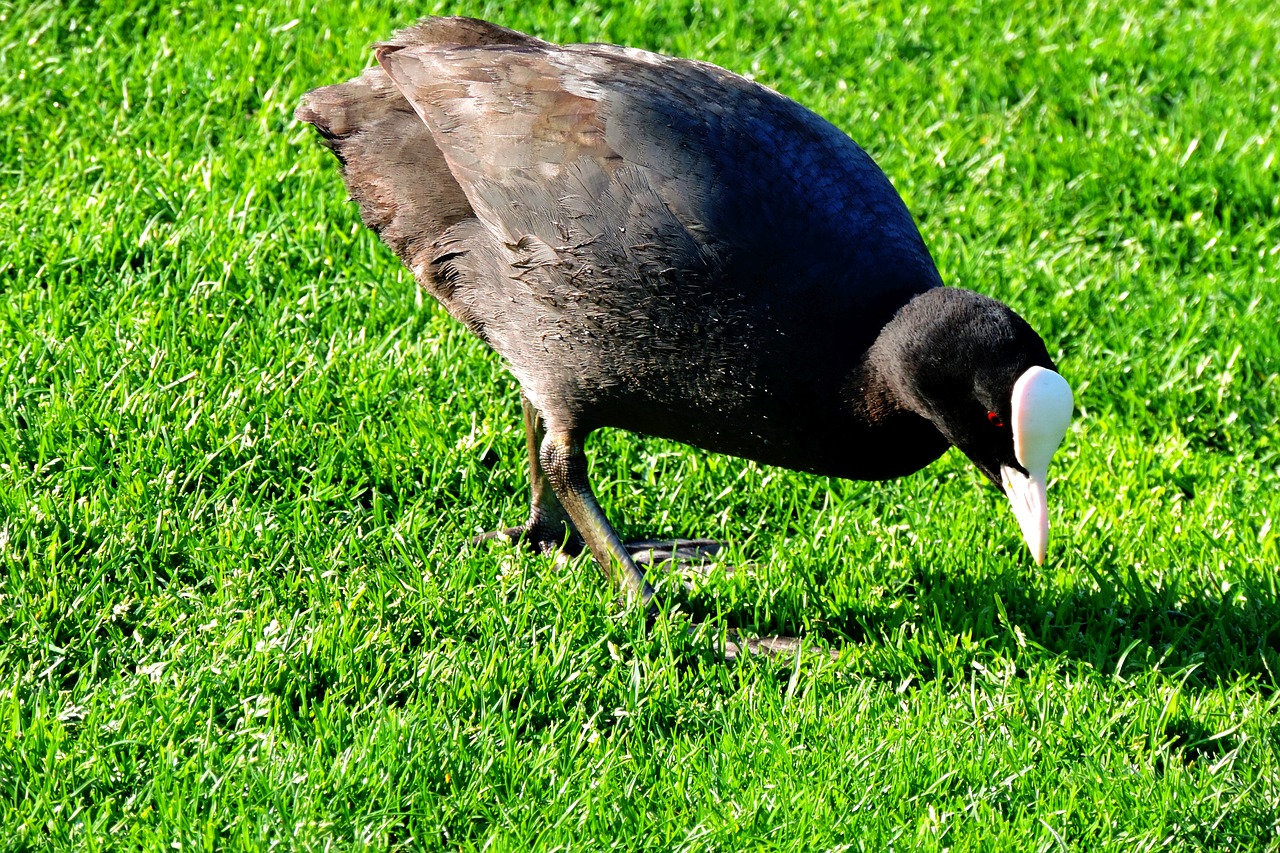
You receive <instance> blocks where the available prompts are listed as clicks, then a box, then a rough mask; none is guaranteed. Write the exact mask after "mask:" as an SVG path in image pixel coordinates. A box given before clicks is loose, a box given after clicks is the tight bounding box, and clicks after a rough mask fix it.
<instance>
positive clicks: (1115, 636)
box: [660, 566, 1280, 689]
mask: <svg viewBox="0 0 1280 853" xmlns="http://www.w3.org/2000/svg"><path fill="white" fill-rule="evenodd" d="M684 572H685V574H686V577H687V573H688V567H685V568H684ZM660 591H662V592H663V594H664V595H665V597H666V599H667V601H666V603H667V604H674V605H676V606H678V607H679V608H680V609H681V610H682V611H684V612H686V613H688V614H689V615H690V617H691V618H692V620H693V621H694V622H695V623H701V622H707V621H712V622H714V623H716V624H717V625H720V626H723V627H725V628H727V629H729V630H731V631H734V632H736V633H738V634H740V635H741V636H743V637H771V636H784V637H786V636H796V635H799V634H804V635H805V636H806V637H813V638H815V639H818V640H820V641H822V642H823V643H825V644H827V645H828V646H829V647H830V648H831V649H832V650H833V651H835V652H839V651H840V650H841V649H842V648H845V647H847V646H849V645H850V644H855V645H859V644H860V645H873V644H876V645H882V646H883V645H895V646H897V647H900V648H904V647H906V648H910V649H911V653H912V654H914V655H915V659H914V660H913V661H912V664H911V665H912V666H913V668H914V669H915V670H916V674H917V675H918V676H920V677H925V678H927V677H931V676H936V675H939V674H941V673H943V672H945V671H948V670H954V669H956V668H957V667H958V666H962V665H963V661H966V660H973V659H976V656H977V655H985V656H987V657H990V656H993V655H1001V656H1003V657H1004V658H1006V659H1008V660H1013V661H1018V660H1019V659H1020V655H1021V654H1022V653H1023V652H1024V651H1025V650H1026V649H1027V648H1029V647H1030V648H1032V649H1034V650H1036V651H1037V652H1038V653H1039V654H1040V655H1042V656H1044V655H1047V656H1051V657H1056V658H1064V659H1069V660H1078V661H1082V662H1084V663H1087V664H1088V665H1089V666H1091V667H1092V668H1094V669H1096V670H1098V671H1104V672H1110V673H1115V674H1117V675H1121V676H1124V675H1126V674H1133V673H1134V672H1135V671H1139V670H1141V669H1156V668H1159V669H1162V670H1164V671H1170V672H1172V671H1178V670H1193V673H1192V675H1191V676H1190V677H1189V678H1188V683H1189V684H1193V685H1194V684H1204V685H1212V684H1215V683H1217V682H1219V681H1221V680H1234V679H1236V678H1238V677H1241V676H1245V677H1253V678H1256V679H1257V681H1258V683H1259V684H1260V685H1261V686H1263V687H1265V688H1267V689H1270V688H1272V687H1274V685H1275V684H1276V676H1275V673H1277V672H1280V603H1278V602H1277V596H1276V591H1275V588H1274V584H1272V583H1271V582H1269V580H1268V579H1267V578H1265V577H1261V576H1258V577H1253V578H1246V579H1242V580H1239V581H1237V582H1235V583H1234V584H1233V585H1232V586H1231V588H1230V589H1228V590H1225V591H1224V590H1221V589H1199V590H1190V589H1187V588H1186V587H1185V586H1180V585H1179V584H1177V583H1171V584H1168V585H1165V586H1153V585H1152V584H1151V583H1150V582H1149V581H1148V580H1145V579H1142V578H1140V577H1138V576H1137V575H1136V574H1135V573H1133V572H1129V573H1128V574H1127V575H1125V574H1121V573H1120V572H1118V571H1109V572H1106V573H1103V572H1097V571H1095V572H1093V573H1091V574H1090V575H1087V576H1086V577H1085V578H1084V579H1080V580H1077V582H1075V583H1074V584H1073V585H1069V586H1061V587H1057V588H1049V585H1047V584H1041V585H1039V586H1037V585H1035V584H1029V583H1028V582H1027V576H1026V575H1025V574H1024V573H1021V572H1019V571H1017V570H1010V571H1009V572H1006V573H1001V574H995V575H984V576H976V577H975V576H972V575H966V576H964V577H958V578H957V577H952V576H950V575H948V574H946V573H944V572H942V571H940V570H937V569H934V568H932V567H928V566H921V567H918V568H917V569H916V570H915V572H914V574H913V575H912V576H911V577H909V578H908V579H907V580H906V581H905V582H903V583H901V584H900V585H899V587H898V588H896V589H893V590H889V591H887V593H886V594H885V595H884V596H882V597H881V599H880V600H878V601H873V602H871V603H867V602H866V601H862V602H859V603H856V604H850V605H847V606H841V607H831V606H828V607H827V608H826V609H825V610H823V609H822V608H821V606H819V608H818V609H817V610H815V609H813V608H812V606H811V607H810V609H809V610H808V611H807V612H804V613H799V612H788V611H787V610H786V609H785V608H780V609H778V610H776V611H771V612H766V611H762V610H761V609H760V608H754V607H744V608H739V609H736V610H735V609H726V608H725V607H724V606H723V602H722V601H721V600H720V597H719V596H718V595H717V594H716V589H715V582H714V580H711V581H709V582H707V583H705V584H699V583H696V582H695V583H693V584H687V583H665V584H663V585H662V586H660ZM929 634H932V635H933V636H934V637H941V638H957V637H962V638H964V642H963V643H962V644H959V645H961V646H963V647H966V648H967V649H968V650H969V651H968V652H966V651H964V650H963V649H961V650H960V651H956V650H955V649H956V645H957V644H955V643H946V642H943V643H938V642H930V641H929V640H928V639H927V635H929ZM915 640H919V641H918V642H916V641H915ZM944 645H947V646H949V647H950V648H951V651H950V652H947V653H944V651H943V649H942V648H941V646H944Z"/></svg>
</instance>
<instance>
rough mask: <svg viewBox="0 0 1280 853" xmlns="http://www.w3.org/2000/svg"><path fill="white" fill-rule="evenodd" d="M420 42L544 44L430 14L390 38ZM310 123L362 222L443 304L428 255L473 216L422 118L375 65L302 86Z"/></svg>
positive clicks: (300, 113) (301, 115) (300, 114)
mask: <svg viewBox="0 0 1280 853" xmlns="http://www.w3.org/2000/svg"><path fill="white" fill-rule="evenodd" d="M388 44H390V45H398V46H401V47H410V46H418V47H422V46H426V45H440V44H452V45H485V44H506V45H545V44H546V43H545V42H542V41H540V40H538V39H535V38H532V37H530V36H526V35H524V34H522V33H518V32H516V31H514V30H508V29H506V28H504V27H499V26H495V25H494V24H490V23H488V22H485V21H479V20H475V19H473V18H428V19H424V20H423V21H421V22H420V23H418V24H417V25H415V26H412V27H409V28H407V29H405V30H401V31H400V32H398V33H396V35H395V36H394V37H393V38H392V39H391V41H389V42H388ZM296 115H297V118H298V119H299V120H300V121H305V122H307V123H309V124H312V125H314V126H315V127H316V129H317V130H318V131H319V132H320V134H321V135H322V137H323V138H324V140H325V144H326V145H328V147H329V148H330V149H331V150H332V151H333V152H334V154H335V155H337V157H338V159H339V161H341V163H342V166H343V178H344V180H345V182H346V185H347V190H348V192H350V194H351V197H352V198H353V199H354V200H355V201H356V202H357V203H358V204H359V206H360V214H361V218H362V219H363V220H364V223H365V225H367V226H368V227H369V228H371V229H372V230H373V231H374V232H376V233H377V234H378V235H379V236H380V237H381V238H382V239H383V240H384V241H385V242H386V243H387V245H389V246H390V247H391V248H392V249H393V250H394V251H395V252H396V254H398V255H399V256H400V258H401V259H402V260H403V261H404V263H405V265H406V266H408V267H409V268H410V269H412V270H413V271H414V272H415V274H416V276H417V278H418V280H419V282H420V283H421V284H422V285H423V286H424V287H427V289H428V290H430V291H431V292H432V293H434V294H435V295H436V296H437V298H440V299H441V301H442V302H445V303H446V305H447V301H448V300H447V299H446V298H443V297H446V296H447V294H444V293H442V292H441V288H442V287H443V286H444V284H445V283H444V282H442V281H440V280H439V279H438V278H437V277H436V276H435V275H434V272H435V268H434V267H433V266H432V265H431V263H430V261H431V260H432V258H434V257H435V254H436V251H435V244H436V241H437V240H439V238H440V237H441V235H442V234H443V233H444V232H445V231H446V230H447V229H448V228H450V227H451V226H454V225H456V224H457V223H459V222H462V221H464V220H466V219H469V218H472V217H473V216H474V214H473V212H472V210H471V206H470V204H468V202H467V199H466V196H465V195H464V193H463V192H462V189H461V188H460V187H459V186H458V183H457V181H456V180H455V179H454V177H453V175H452V173H451V172H450V171H449V169H448V167H447V166H446V165H445V162H444V158H443V157H442V155H441V154H440V149H439V148H438V147H437V146H436V143H435V140H434V139H433V138H432V136H431V133H430V132H429V131H428V130H427V127H426V126H425V125H424V124H423V123H422V119H421V118H419V117H418V115H417V113H415V112H414V109H413V107H412V106H411V105H410V104H409V103H408V101H406V100H405V99H404V96H403V95H401V94H400V91H399V89H397V88H396V86H395V85H393V84H392V82H391V80H390V79H389V78H388V77H387V75H386V73H385V72H384V71H383V70H382V69H381V68H378V67H376V66H375V67H373V68H369V69H367V70H365V72H364V73H363V74H362V75H360V76H359V77H357V78H355V79H354V80H350V81H348V82H346V83H339V84H337V85H333V86H325V87H322V88H319V89H315V90H313V91H311V92H308V93H307V94H306V96H305V97H304V98H303V101H302V104H301V105H300V106H299V107H298V109H297V112H296Z"/></svg>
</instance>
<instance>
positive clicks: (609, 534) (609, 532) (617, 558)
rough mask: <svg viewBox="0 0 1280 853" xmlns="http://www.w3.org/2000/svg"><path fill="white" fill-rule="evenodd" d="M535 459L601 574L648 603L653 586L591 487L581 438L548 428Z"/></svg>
mask: <svg viewBox="0 0 1280 853" xmlns="http://www.w3.org/2000/svg"><path fill="white" fill-rule="evenodd" d="M539 459H540V461H541V463H542V470H543V471H544V472H545V473H546V475H547V480H549V481H550V483H551V487H552V489H554V490H555V493H556V496H557V497H559V498H560V505H561V506H563V507H564V509H565V510H566V511H567V512H568V513H569V517H570V518H571V519H572V520H573V524H574V526H576V527H577V528H578V532H579V533H581V534H582V538H583V539H584V540H585V541H586V543H587V547H588V548H590V549H591V553H592V554H593V555H595V558H596V562H597V563H599V564H600V567H601V568H603V569H604V572H605V575H606V576H607V577H608V578H609V580H610V581H612V582H614V583H615V584H616V585H617V586H619V587H622V588H623V589H625V590H626V591H627V593H628V596H629V597H630V598H631V599H633V600H634V599H637V598H638V599H640V601H641V602H642V603H643V604H644V605H645V606H646V607H648V606H649V602H650V599H652V598H653V587H651V586H649V583H648V581H646V580H645V579H644V572H642V571H641V570H640V568H639V567H638V566H637V565H636V563H635V560H633V559H632V558H631V554H630V552H628V551H627V546H626V545H624V544H623V543H622V540H621V539H619V538H618V534H617V532H616V531H614V529H613V525H612V524H610V523H609V519H608V518H606V517H605V514H604V511H603V510H602V509H600V504H599V503H598V502H597V501H596V496H595V494H594V493H593V492H592V491H591V484H590V483H589V482H588V480H587V456H586V454H585V453H584V452H583V450H582V439H581V438H580V437H578V436H575V435H573V434H572V433H569V432H558V431H553V432H550V433H548V434H547V435H546V437H545V438H544V439H543V440H542V449H541V453H540V454H539Z"/></svg>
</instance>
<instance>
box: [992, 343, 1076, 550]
mask: <svg viewBox="0 0 1280 853" xmlns="http://www.w3.org/2000/svg"><path fill="white" fill-rule="evenodd" d="M1072 405H1073V401H1072V397H1071V386H1070V385H1068V384H1067V380H1065V379H1063V378H1062V377H1061V376H1059V375H1058V374H1057V373H1054V372H1053V371H1052V370H1046V369H1045V368H1043V367H1033V368H1031V369H1029V370H1028V371H1027V372H1026V373H1024V374H1022V376H1020V377H1018V381H1017V382H1016V383H1014V386H1013V407H1012V410H1013V454H1014V456H1016V457H1017V459H1018V464H1019V465H1021V466H1022V467H1023V468H1024V469H1025V470H1026V472H1027V473H1025V474H1024V473H1022V471H1019V470H1017V469H1016V468H1013V467H1010V466H1008V465H1002V466H1000V479H1001V480H1002V482H1003V483H1004V491H1005V494H1006V495H1007V496H1008V497H1009V503H1010V504H1012V505H1013V514H1014V515H1016V516H1017V517H1018V525H1019V526H1020V527H1021V528H1022V538H1023V539H1025V540H1027V547H1028V548H1030V549H1031V556H1032V557H1034V558H1035V561H1036V565H1037V566H1040V565H1044V557H1045V553H1046V552H1047V551H1048V548H1049V505H1048V502H1047V498H1046V494H1045V493H1046V491H1047V490H1048V487H1049V461H1050V460H1051V459H1053V454H1054V453H1055V452H1056V451H1057V450H1058V445H1060V444H1062V438H1063V436H1065V435H1066V434H1067V424H1069V423H1070V422H1071V409H1072Z"/></svg>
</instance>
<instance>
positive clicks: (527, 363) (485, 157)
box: [299, 19, 941, 473]
mask: <svg viewBox="0 0 1280 853" xmlns="http://www.w3.org/2000/svg"><path fill="white" fill-rule="evenodd" d="M460 20H461V21H465V20H466V19H432V20H431V21H428V22H425V23H424V24H422V25H419V27H417V28H415V29H414V30H412V31H406V32H405V33H402V34H400V35H399V36H398V37H397V38H396V39H395V40H394V41H393V42H392V43H390V44H389V45H388V46H384V47H382V48H380V49H379V62H380V68H376V69H370V70H369V71H367V72H366V73H365V74H364V75H363V76H362V77H361V78H358V79H357V80H355V81H352V82H350V83H345V84H340V85H339V86H333V87H327V88H326V89H321V90H317V92H316V93H313V94H312V95H311V96H310V98H309V101H308V102H306V103H304V106H303V107H302V108H301V109H300V111H299V115H300V117H301V118H303V119H304V120H307V121H311V122H312V123H315V124H317V126H319V127H320V128H321V130H322V132H323V133H325V134H326V135H327V136H329V137H330V138H331V139H332V140H333V141H332V142H331V145H332V146H333V147H334V149H335V152H336V153H337V154H338V155H339V157H340V158H341V159H342V160H343V162H344V164H345V175H346V180H347V184H348V187H349V189H350V191H351V193H352V195H353V197H355V198H356V199H357V201H359V202H360V205H361V210H362V213H363V215H364V218H365V221H366V222H367V223H369V224H370V225H371V226H372V227H374V228H376V229H378V230H379V232H380V233H381V235H382V236H383V238H384V239H385V240H386V241H387V242H388V244H390V245H391V246H392V247H393V248H394V249H395V250H396V251H397V252H398V253H399V254H400V256H401V257H402V258H403V259H404V260H405V262H406V264H408V265H409V266H410V268H411V269H413V271H414V273H415V275H416V277H417V278H418V280H419V282H421V283H422V284H423V285H424V286H425V287H427V288H428V289H429V290H430V291H431V292H432V293H433V294H434V295H435V296H436V297H437V298H438V299H439V300H440V301H441V302H442V303H443V304H444V305H445V307H446V308H447V309H448V310H449V311H450V313H452V314H453V315H454V316H455V317H458V318H459V319H461V320H462V321H463V322H465V323H467V325H468V326H469V327H470V328H471V329H472V330H473V331H474V332H476V333H477V334H478V335H480V336H481V337H482V338H484V339H485V340H486V341H487V342H489V343H490V345H491V346H493V348H494V349H495V350H497V351H498V352H499V353H500V354H501V355H502V356H503V357H504V358H505V359H506V360H507V361H508V363H509V364H510V366H511V369H512V371H513V373H515V375H516V377H517V378H518V379H519V380H520V383H521V386H522V388H523V389H524V391H525V393H526V394H528V395H529V397H530V399H531V400H532V401H533V402H534V404H535V405H536V406H537V407H538V408H539V409H540V410H541V411H543V412H544V414H546V415H547V416H548V417H550V418H553V419H555V420H557V421H558V422H560V423H563V424H572V425H576V426H578V427H579V428H583V429H589V428H593V427H595V426H615V427H621V428H624V429H631V430H636V431H641V432H647V433H651V434H657V435H663V436H666V437H669V438H674V439H677V440H681V441H685V442H688V443H691V444H695V445H698V446H702V447H707V448H709V449H712V450H717V451H722V452H728V453H733V454H735V455H740V456H745V457H749V458H755V459H759V460H761V461H764V462H770V463H774V464H782V465H788V466H790V467H797V468H806V469H808V470H822V471H827V472H829V473H841V471H839V470H836V469H838V468H839V465H840V462H839V459H838V458H837V457H838V456H839V454H840V453H842V452H844V451H842V450H840V449H839V448H836V447H834V446H833V442H837V441H844V442H846V443H847V431H848V428H849V427H850V424H847V423H843V422H842V421H841V419H842V418H847V417H848V415H847V407H841V406H840V405H838V404H839V403H840V402H841V401H842V400H844V399H845V398H846V397H847V395H848V393H849V391H848V389H846V388H845V387H844V385H845V384H846V383H848V381H849V379H850V375H851V372H852V371H853V370H854V369H855V367H856V365H857V362H858V360H859V359H860V358H861V356H862V355H863V353H864V352H865V351H866V349H867V348H868V347H869V346H870V344H871V343H872V341H873V340H874V338H875V336H876V335H877V334H878V333H879V331H880V329H881V328H882V327H883V326H884V325H885V323H886V322H887V321H888V320H889V319H890V317H891V316H892V315H893V314H894V312H895V311H896V310H897V309H898V308H900V307H901V306H902V305H903V304H905V303H906V302H907V301H908V300H909V299H910V298H911V297H912V296H914V295H916V294H918V293H920V292H922V291H924V290H926V289H929V288H931V287H935V286H938V285H939V284H940V283H941V282H940V280H939V279H938V275H937V272H936V269H935V268H934V265H933V262H932V259H931V258H930V257H929V254H928V252H927V250H926V249H925V247H924V244H923V242H922V240H921V238H920V236H919V233H918V231H917V229H916V226H915V224H914V222H913V221H912V219H911V216H910V214H909V213H908V212H907V210H906V208H905V206H904V205H903V204H902V202H901V200H900V199H899V197H898V195H897V193H896V192H895V191H894V189H893V187H892V186H891V185H890V183H889V181H888V180H887V178H885V176H884V175H883V173H882V172H881V171H880V169H879V168H878V167H877V166H876V165H875V164H874V163H873V162H872V161H871V159H870V158H869V157H868V156H867V155H866V154H865V153H864V152H863V151H862V150H861V149H860V148H859V147H858V146H857V145H856V144H854V143H853V142H852V140H850V139H849V138H848V137H847V136H846V135H845V134H843V133H842V132H840V131H839V130H838V129H836V128H835V127H833V126H832V125H830V124H829V123H827V122H826V121H825V120H823V119H821V118H820V117H818V116H817V115H815V114H813V113H812V112H810V111H808V110H806V109H804V108H803V107H800V106H799V105H797V104H795V103H794V102H792V101H790V100H787V99H786V98H783V97H782V96H780V95H777V94H776V93H774V92H772V91H770V90H768V89H765V88H764V87H761V86H758V85H756V84H754V83H751V82H749V81H747V80H744V79H743V78H741V77H738V76H736V75H733V74H730V73H729V72H726V71H724V70H722V69H719V68H716V67H715V66H711V65H707V64H704V63H696V62H691V61H687V60H679V59H672V58H668V57H663V56H658V55H655V54H650V53H646V52H643V51H637V50H631V49H626V48H618V47H611V46H606V45H572V46H566V47H558V46H555V45H550V44H547V43H545V42H541V41H538V40H536V39H530V38H528V37H524V36H520V35H519V34H515V33H512V32H511V31H509V30H503V29H501V28H498V27H493V26H492V25H485V24H481V23H480V22H467V23H466V24H465V25H463V24H460V23H458V22H459V21H460ZM457 33H462V36H459V35H457ZM335 116H337V117H338V118H337V119H335V118H334V117H335ZM339 119H340V120H339ZM415 121H416V124H415ZM841 430H844V432H843V433H842V432H841ZM837 435H840V436H842V438H840V439H837V438H836V436H837Z"/></svg>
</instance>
